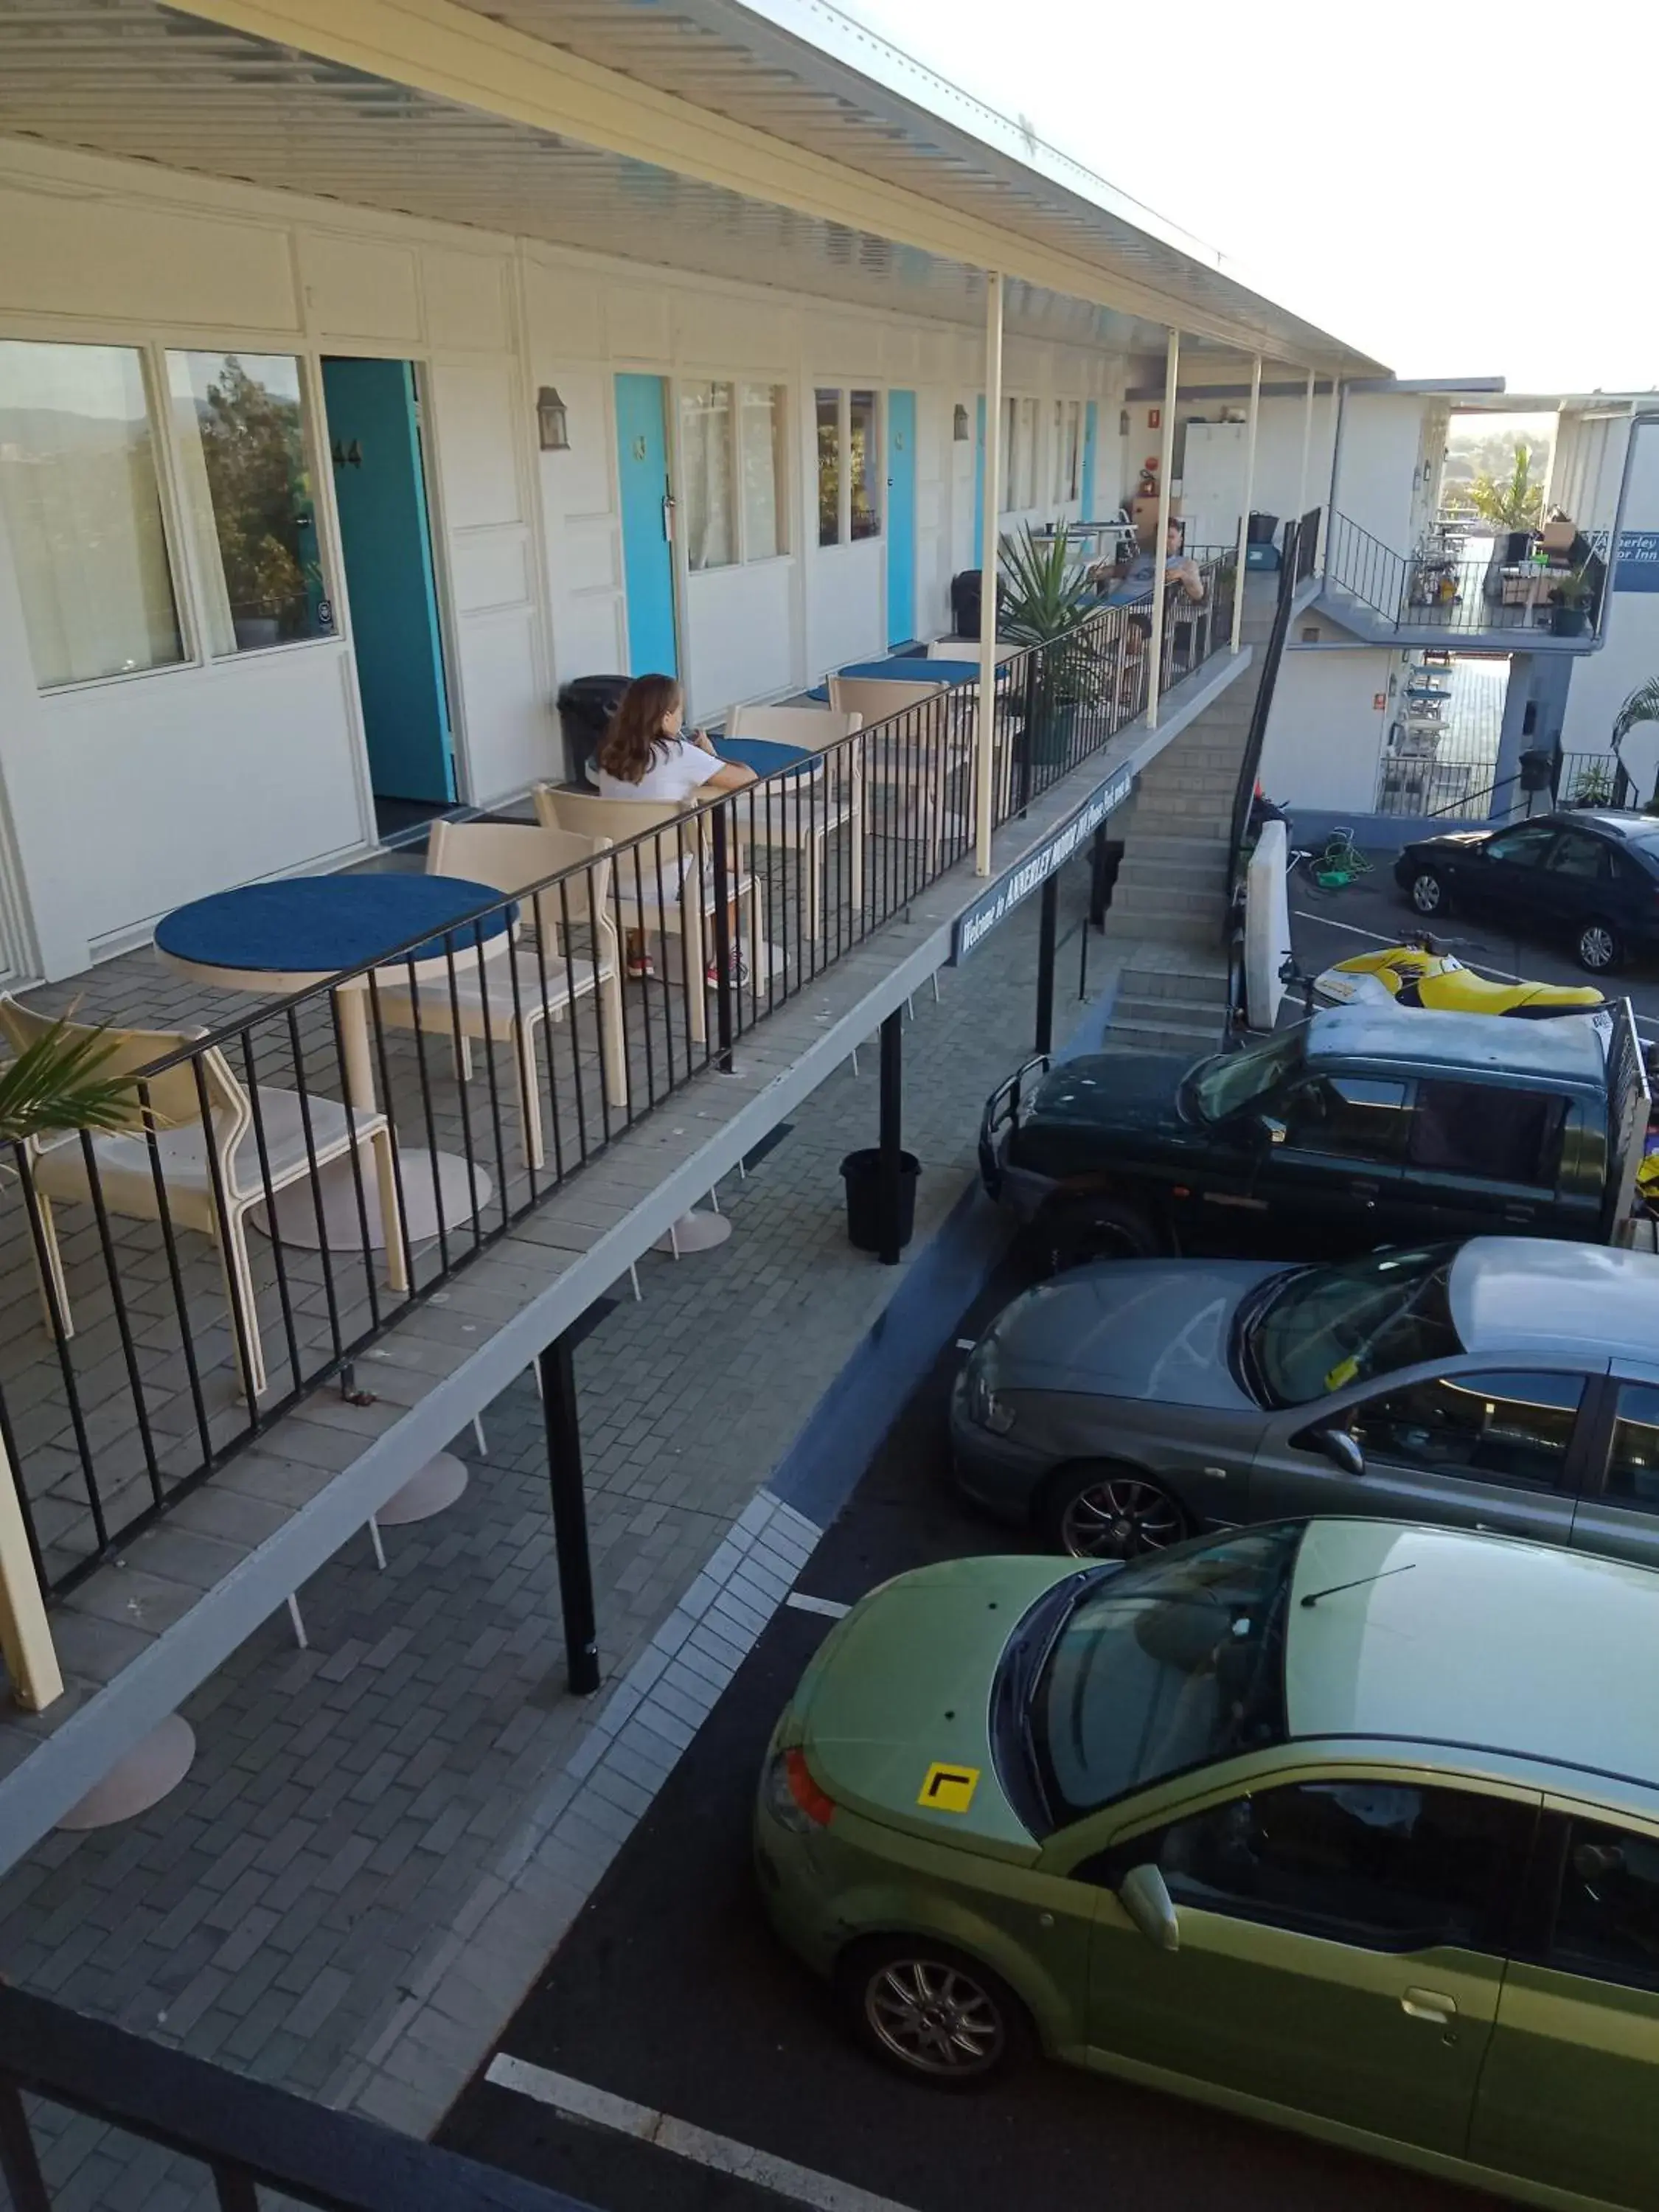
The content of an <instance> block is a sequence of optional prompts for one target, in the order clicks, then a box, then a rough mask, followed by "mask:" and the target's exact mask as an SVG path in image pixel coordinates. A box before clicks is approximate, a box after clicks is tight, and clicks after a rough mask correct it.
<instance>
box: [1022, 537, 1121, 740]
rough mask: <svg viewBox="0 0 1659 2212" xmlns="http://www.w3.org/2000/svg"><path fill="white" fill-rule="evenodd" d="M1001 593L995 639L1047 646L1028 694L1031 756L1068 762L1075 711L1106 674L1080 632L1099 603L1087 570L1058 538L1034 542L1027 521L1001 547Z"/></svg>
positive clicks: (1038, 658) (1094, 692)
mask: <svg viewBox="0 0 1659 2212" xmlns="http://www.w3.org/2000/svg"><path fill="white" fill-rule="evenodd" d="M1001 560H1002V595H1001V605H1000V610H999V612H998V616H997V635H998V636H999V637H1000V639H1002V640H1003V641H1006V643H1007V644H1009V645H1032V646H1040V647H1044V648H1045V650H1043V651H1042V653H1039V654H1038V655H1037V656H1036V659H1035V662H1034V664H1033V671H1032V676H1031V680H1030V690H1029V692H1028V694H1027V711H1028V714H1029V718H1030V720H1029V726H1028V731H1027V740H1028V743H1029V744H1030V758H1031V759H1032V760H1033V761H1036V762H1042V763H1045V764H1048V763H1053V762H1054V761H1058V760H1063V759H1064V758H1065V757H1066V750H1067V748H1068V746H1069V744H1070V743H1071V737H1072V723H1073V717H1074V714H1075V712H1076V709H1077V708H1079V707H1080V706H1084V705H1086V704H1087V703H1088V702H1090V701H1091V700H1093V699H1095V698H1097V696H1099V693H1100V690H1101V687H1102V684H1103V681H1104V671H1103V668H1102V666H1101V665H1100V663H1099V661H1098V659H1097V655H1096V654H1095V653H1092V652H1091V649H1090V647H1089V646H1088V644H1087V642H1086V641H1085V640H1084V639H1083V638H1082V637H1081V636H1079V635H1078V634H1077V633H1078V631H1079V626H1080V625H1081V623H1083V621H1084V619H1085V617H1086V616H1088V615H1090V614H1091V613H1092V612H1093V611H1094V608H1095V605H1096V598H1095V592H1094V589H1093V586H1091V584H1090V582H1089V580H1088V576H1087V573H1086V571H1085V568H1084V564H1083V563H1082V562H1081V561H1079V559H1078V557H1077V556H1076V554H1075V553H1074V552H1073V550H1072V548H1071V545H1070V544H1069V543H1068V541H1067V540H1066V538H1064V537H1063V536H1062V535H1061V534H1060V532H1058V531H1056V532H1054V535H1053V536H1052V537H1043V538H1036V537H1034V536H1033V535H1032V532H1031V529H1030V524H1029V523H1028V524H1027V525H1026V526H1024V528H1023V529H1022V530H1021V532H1020V533H1019V535H1018V538H1004V539H1003V541H1002V546H1001Z"/></svg>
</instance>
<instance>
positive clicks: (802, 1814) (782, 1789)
mask: <svg viewBox="0 0 1659 2212" xmlns="http://www.w3.org/2000/svg"><path fill="white" fill-rule="evenodd" d="M766 1804H767V1809H768V1811H769V1813H770V1814H771V1815H772V1817H773V1819H774V1820H776V1821H777V1822H778V1824H779V1826H781V1827H785V1828H789V1829H793V1832H794V1833H795V1834H796V1835H798V1836H805V1835H810V1834H811V1832H812V1830H813V1829H814V1828H827V1827H828V1826H829V1823H830V1821H831V1820H834V1818H835V1816H836V1801H835V1799H834V1798H833V1797H830V1796H827V1795H826V1794H825V1792H824V1791H823V1790H820V1789H819V1787H818V1785H817V1783H816V1782H814V1781H813V1779H812V1774H811V1768H810V1767H809V1766H808V1765H807V1764H806V1753H805V1752H804V1751H802V1750H801V1749H800V1747H799V1745H797V1746H796V1747H794V1748H793V1750H789V1751H781V1752H780V1753H778V1755H777V1757H776V1758H775V1759H774V1760H773V1761H772V1764H771V1765H770V1766H769V1767H768V1769H767V1771H766Z"/></svg>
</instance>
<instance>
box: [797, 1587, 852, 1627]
mask: <svg viewBox="0 0 1659 2212" xmlns="http://www.w3.org/2000/svg"><path fill="white" fill-rule="evenodd" d="M784 1603H785V1604H786V1605H793V1607H794V1608H795V1611H796V1612H797V1613H822V1614H823V1617H824V1619H825V1620H845V1619H846V1618H847V1616H848V1613H851V1611H852V1610H853V1608H852V1607H851V1606H850V1605H842V1603H841V1602H840V1601H839V1600H838V1599H836V1598H833V1597H808V1596H807V1595H806V1592H805V1590H791V1591H790V1593H789V1595H788V1596H787V1598H785V1600H784Z"/></svg>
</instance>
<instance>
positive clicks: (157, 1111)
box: [0, 995, 409, 1399]
mask: <svg viewBox="0 0 1659 2212" xmlns="http://www.w3.org/2000/svg"><path fill="white" fill-rule="evenodd" d="M55 1025H56V1024H55V1023H54V1021H53V1018H52V1016H50V1015H48V1014H40V1013H36V1012H33V1009H32V1008H30V1007H27V1006H20V1005H19V1004H18V1003H17V1001H16V1000H15V999H11V998H7V997H4V996H3V995H0V1031H3V1033H4V1036H5V1037H6V1040H7V1042H9V1044H10V1045H11V1046H12V1048H13V1049H14V1050H15V1051H17V1052H22V1051H24V1050H26V1049H27V1047H28V1046H30V1045H31V1044H33V1042H35V1041H36V1040H37V1038H40V1037H41V1036H45V1035H46V1032H47V1031H48V1030H52V1028H53V1027H54V1026H55ZM64 1028H65V1029H66V1030H68V1032H69V1033H70V1035H72V1036H92V1035H94V1034H95V1032H94V1030H92V1029H91V1027H90V1026H89V1025H88V1024H84V1023H76V1022H69V1023H65V1024H64ZM205 1034H206V1032H205V1031H204V1030H103V1031H102V1032H101V1039H102V1042H103V1044H104V1046H105V1047H106V1048H107V1054H108V1056H107V1058H106V1060H105V1061H104V1064H103V1066H102V1068H101V1069H100V1073H102V1074H103V1075H105V1076H120V1075H128V1074H131V1075H137V1074H138V1073H140V1072H141V1071H142V1070H143V1069H144V1068H146V1067H148V1066H150V1065H151V1064H152V1063H153V1062H154V1061H155V1060H164V1059H165V1058H166V1057H167V1055H168V1054H170V1053H174V1052H178V1051H179V1050H180V1049H181V1048H185V1047H186V1046H189V1045H192V1044H194V1043H195V1042H197V1038H199V1037H201V1036H204V1035H205ZM197 1060H198V1061H199V1064H200V1066H201V1071H202V1082H203V1088H204V1090H205V1091H206V1094H207V1101H208V1116H209V1118H208V1121H207V1122H206V1123H205V1124H204V1121H203V1118H202V1105H201V1097H200V1095H199V1094H198V1092H197V1086H196V1076H195V1073H194V1070H193V1068H192V1067H191V1065H190V1064H189V1063H188V1062H183V1061H181V1062H180V1064H179V1066H177V1067H173V1068H169V1069H167V1071H166V1073H163V1074H161V1075H158V1076H156V1077H155V1079H154V1080H153V1081H152V1082H150V1083H149V1084H148V1085H146V1091H147V1093H148V1099H149V1118H150V1123H151V1127H153V1130H154V1133H155V1157H156V1159H157V1160H158V1161H159V1163H160V1168H161V1183H162V1187H163V1189H164V1190H165V1193H166V1198H167V1216H168V1218H169V1219H170V1221H171V1222H172V1224H173V1226H174V1227H175V1228H184V1229H196V1230H199V1231H201V1232H202V1233H203V1234H204V1236H207V1237H211V1238H212V1240H213V1242H214V1243H215V1244H216V1245H217V1247H218V1248H219V1257H220V1263H221V1265H222V1267H223V1269H224V1276H225V1295H226V1297H227V1298H228V1301H229V1304H230V1310H231V1315H232V1319H233V1323H234V1328H233V1334H234V1337H235V1340H236V1364H237V1368H238V1370H239V1372H240V1375H241V1378H242V1385H243V1388H244V1389H245V1390H246V1393H247V1395H248V1396H249V1398H250V1399H256V1398H258V1396H259V1395H260V1393H261V1392H262V1391H263V1390H264V1389H265V1388H266V1383H267V1376H266V1372H265V1360H264V1346H263V1345H262V1344H261V1342H260V1338H259V1316H258V1301H257V1297H256V1292H255V1288H254V1282H253V1271H252V1267H251V1266H250V1265H249V1261H248V1248H247V1216H248V1214H249V1213H250V1212H252V1209H253V1207H255V1206H263V1205H264V1204H265V1203H266V1201H267V1200H270V1199H271V1198H273V1197H274V1196H275V1195H276V1193H277V1192H279V1191H283V1190H286V1189H288V1188H289V1187H290V1186H291V1185H292V1184H294V1183H297V1182H305V1181H307V1178H308V1177H309V1176H310V1175H311V1173H312V1170H313V1165H314V1166H315V1167H317V1168H319V1169H320V1168H325V1167H326V1166H328V1165H329V1164H330V1163H331V1161H334V1160H339V1159H343V1158H346V1157H347V1156H348V1155H349V1153H350V1152H354V1151H361V1150H362V1148H363V1147H364V1146H368V1147H369V1148H370V1149H371V1150H372V1152H373V1153H374V1176H375V1182H376V1185H377V1187H378V1189H379V1194H380V1218H381V1221H382V1223H383V1224H384V1225H385V1233H386V1280H387V1282H388V1283H389V1284H390V1285H391V1287H392V1289H393V1290H394V1291H404V1290H407V1288H408V1287H409V1277H408V1274H407V1272H406V1270H405V1267H404V1235H403V1218H402V1215H401V1212H400V1211H399V1208H398V1183H397V1176H396V1171H395V1170H394V1168H393V1165H392V1127H391V1124H390V1122H389V1121H387V1120H386V1115H384V1114H381V1113H379V1112H368V1111H366V1110H364V1109H357V1110H356V1111H355V1112H351V1113H348V1111H347V1109H346V1108H345V1107H344V1106H343V1105H341V1104H340V1103H338V1102H337V1100H335V1099H332V1098H325V1097H319V1095H318V1094H317V1093H316V1092H315V1091H307V1094H306V1096H305V1098H304V1100H303V1102H302V1101H301V1096H300V1093H299V1092H298V1091H284V1090H280V1089H277V1088H276V1087H275V1086H273V1085H268V1084H264V1083H262V1084H260V1085H259V1086H258V1090H257V1091H255V1092H254V1093H253V1094H252V1099H250V1097H249V1094H248V1092H247V1091H246V1088H245V1087H244V1085H242V1084H241V1083H240V1082H239V1081H238V1080H237V1078H236V1076H235V1073H234V1071H233V1070H232V1067H231V1065H230V1062H229V1061H228V1060H227V1059H226V1057H225V1055H224V1054H223V1053H222V1051H221V1050H220V1049H219V1048H217V1047H216V1046H214V1047H211V1048H209V1049H208V1050H207V1051H205V1052H203V1053H200V1054H197ZM256 1105H257V1109H258V1121H257V1124H256V1121H255V1107H256ZM307 1115H308V1117H309V1121H310V1125H311V1127H310V1142H309V1144H307V1132H306V1120H307ZM261 1139H263V1146H264V1166H265V1167H268V1169H269V1175H268V1176H267V1175H266V1174H265V1172H264V1169H263V1168H262V1164H261V1159H260V1149H261ZM90 1142H91V1146H92V1157H93V1162H94V1166H95V1168H96V1171H97V1179H98V1194H99V1196H100V1198H101V1200H102V1201H103V1204H104V1206H105V1207H106V1210H107V1211H108V1212H111V1213H118V1214H121V1215H123V1216H124V1217H125V1218H126V1219H127V1220H130V1221H158V1220H160V1219H161V1203H160V1200H159V1197H158V1194H157V1192H156V1188H155V1181H156V1179H155V1173H154V1171H153V1170H152V1165H151V1158H150V1149H149V1140H148V1139H147V1137H146V1134H145V1126H144V1112H143V1106H142V1105H141V1103H140V1100H139V1097H138V1093H137V1090H136V1089H135V1091H134V1092H133V1095H132V1114H131V1128H130V1129H122V1130H110V1131H103V1132H98V1133H91V1135H90ZM28 1174H29V1181H30V1182H31V1183H32V1184H33V1189H34V1196H35V1201H36V1205H37V1207H38V1210H39V1215H40V1248H41V1257H42V1259H43V1260H44V1262H45V1267H46V1277H47V1285H43V1291H47V1292H48V1297H49V1304H48V1314H47V1318H48V1321H50V1319H51V1305H52V1304H55V1305H56V1308H57V1315H58V1322H59V1324H60V1325H61V1327H62V1328H63V1331H64V1335H65V1336H70V1335H72V1334H74V1320H73V1316H71V1314H70V1302H69V1285H68V1284H67V1282H66V1281H65V1279H64V1262H63V1255H62V1254H61V1253H60V1251H59V1249H58V1231H57V1227H56V1225H55V1223H54V1221H53V1219H52V1207H53V1206H54V1205H76V1204H82V1205H90V1204H91V1202H92V1190H93V1183H92V1176H91V1175H90V1173H89V1172H88V1166H87V1160H86V1155H85V1153H84V1152H83V1151H82V1139H81V1135H80V1133H79V1132H71V1133H66V1134H64V1135H63V1136H47V1137H37V1138H33V1139H30V1142H29V1146H28ZM216 1182H217V1186H218V1193H219V1194H222V1198H223V1205H222V1208H221V1205H220V1202H219V1196H218V1194H216V1190H215V1183H216ZM272 1226H273V1229H274V1227H275V1225H274V1224H273V1225H272ZM48 1286H49V1290H48Z"/></svg>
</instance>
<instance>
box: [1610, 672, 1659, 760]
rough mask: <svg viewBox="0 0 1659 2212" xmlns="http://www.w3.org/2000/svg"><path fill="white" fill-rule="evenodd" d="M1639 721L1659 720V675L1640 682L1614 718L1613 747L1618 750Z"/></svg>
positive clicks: (1615, 750)
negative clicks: (1643, 682) (1642, 682)
mask: <svg viewBox="0 0 1659 2212" xmlns="http://www.w3.org/2000/svg"><path fill="white" fill-rule="evenodd" d="M1639 722H1659V676H1650V677H1649V678H1648V680H1647V682H1646V683H1645V684H1638V685H1637V687H1636V689H1635V690H1633V691H1632V693H1631V695H1630V696H1629V698H1628V699H1626V702H1625V703H1624V705H1623V706H1622V707H1621V708H1620V709H1619V712H1618V713H1617V714H1615V715H1614V716H1613V750H1614V752H1617V751H1618V750H1619V748H1620V745H1621V744H1623V743H1624V741H1625V739H1626V738H1627V737H1628V736H1629V735H1630V733H1631V732H1632V730H1633V729H1635V727H1636V726H1637V725H1638V723H1639Z"/></svg>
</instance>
